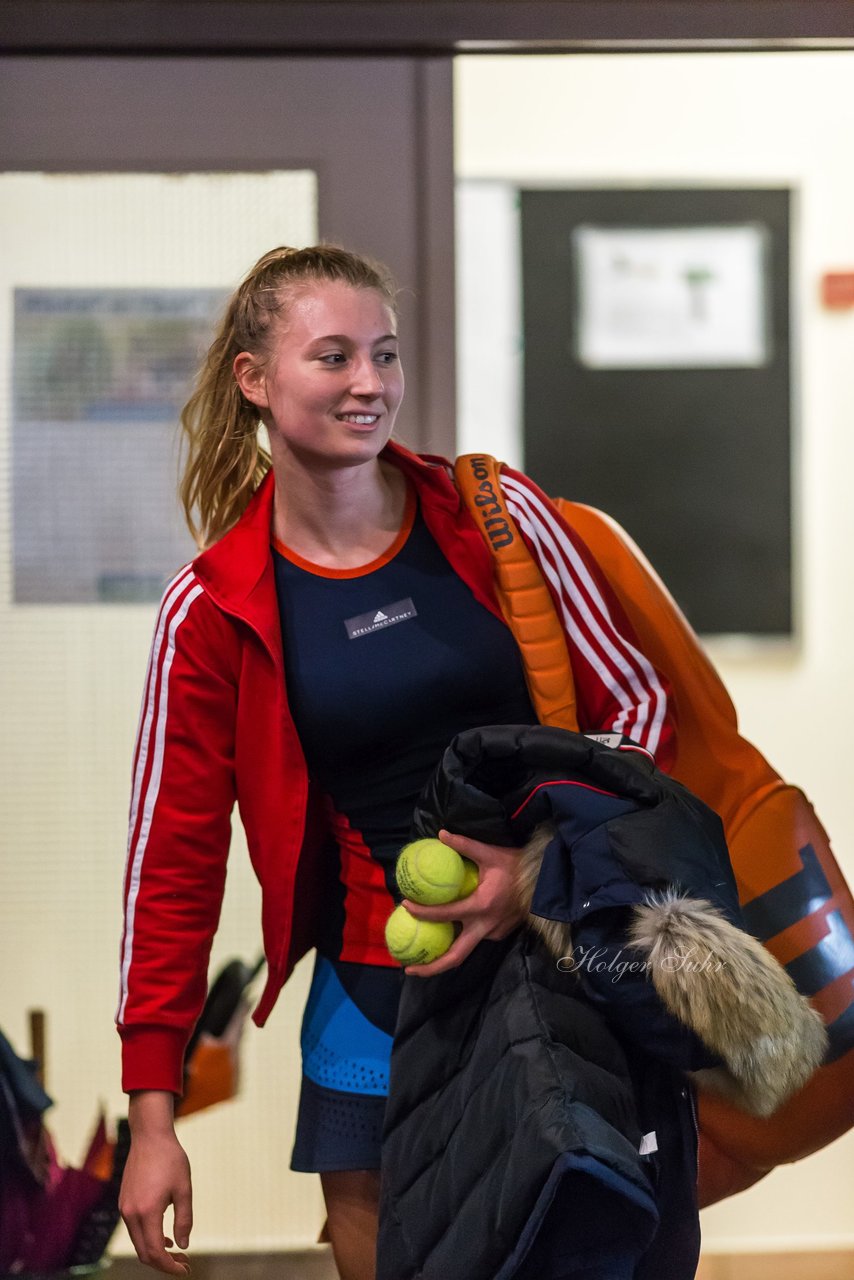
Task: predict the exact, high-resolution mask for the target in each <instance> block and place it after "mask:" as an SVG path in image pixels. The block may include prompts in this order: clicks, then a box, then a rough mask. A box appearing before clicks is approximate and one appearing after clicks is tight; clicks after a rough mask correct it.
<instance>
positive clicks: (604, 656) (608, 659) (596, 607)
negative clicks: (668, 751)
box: [501, 475, 667, 752]
mask: <svg viewBox="0 0 854 1280" xmlns="http://www.w3.org/2000/svg"><path fill="white" fill-rule="evenodd" d="M501 483H502V487H503V488H504V490H505V492H506V494H507V498H508V507H509V509H510V511H511V513H512V514H513V516H514V517H515V518H516V519H517V520H518V521H519V524H520V527H521V528H522V529H523V531H524V532H525V533H526V534H527V536H528V537H529V538H530V540H531V541H532V543H533V544H534V546H535V547H536V548H537V551H538V553H539V555H540V558H541V561H542V567H543V570H544V572H546V574H547V576H548V577H549V580H550V581H551V582H552V584H553V585H554V586H555V588H556V590H557V593H558V596H559V598H560V600H561V606H562V611H563V617H564V622H565V624H566V627H567V631H568V633H569V635H570V636H571V638H572V640H573V641H574V643H575V644H577V645H578V647H579V649H580V650H581V652H582V653H583V654H584V656H585V657H586V658H587V660H588V662H590V663H591V666H592V667H593V669H594V670H595V671H596V672H597V674H598V675H599V678H600V679H601V680H602V682H603V684H604V685H605V687H606V688H607V689H608V690H609V692H610V693H611V695H612V696H613V697H614V699H615V700H616V701H617V703H618V704H619V705H620V707H621V708H622V710H621V713H620V715H619V717H618V718H617V720H616V721H615V723H614V726H613V727H614V728H615V729H619V730H620V731H621V732H624V733H626V734H627V735H628V736H629V737H632V738H634V739H635V740H636V741H638V742H640V743H641V744H642V745H643V746H645V747H647V748H648V750H649V751H652V752H654V751H655V749H656V747H657V746H658V744H659V741H660V739H661V731H662V727H663V724H664V717H665V713H666V706H667V699H666V695H665V692H664V689H663V688H662V686H661V683H660V681H659V679H658V676H657V674H656V672H655V669H654V667H653V666H652V664H651V663H650V662H649V660H648V659H647V658H646V657H645V655H644V654H642V653H641V652H640V651H639V650H638V649H636V648H635V647H634V645H632V644H630V643H629V641H628V640H627V639H626V638H625V637H624V636H621V635H620V633H619V632H618V631H617V629H616V627H615V626H614V622H613V619H612V618H611V615H610V612H609V609H608V606H607V603H606V601H605V600H604V598H603V597H602V594H601V592H600V590H599V587H598V585H597V583H596V581H595V580H594V578H593V577H592V575H591V574H590V571H589V570H588V568H587V565H586V564H585V563H584V560H583V558H582V557H581V556H580V555H579V553H578V550H577V548H576V547H575V546H574V544H573V543H572V541H571V539H569V538H568V537H567V536H566V533H565V532H564V530H563V529H562V528H561V526H560V524H559V523H558V521H557V520H556V519H555V517H554V515H553V513H552V512H551V511H549V509H548V508H547V507H546V506H545V504H544V503H543V502H542V501H541V499H540V497H539V496H538V495H537V494H535V493H533V492H531V490H529V489H527V488H526V487H525V486H524V485H522V484H521V483H520V482H519V481H518V480H516V479H515V478H514V477H512V476H507V475H502V477H501ZM582 588H583V590H582ZM585 593H586V594H585ZM588 601H589V603H588ZM576 615H577V616H576ZM579 619H580V620H581V621H582V622H583V623H584V626H585V628H586V631H583V630H582V628H581V627H580V625H579ZM628 690H631V692H630V693H629V692H628ZM650 711H651V712H652V717H651V720H650Z"/></svg>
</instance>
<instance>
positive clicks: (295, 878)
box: [117, 444, 672, 1093]
mask: <svg viewBox="0 0 854 1280" xmlns="http://www.w3.org/2000/svg"><path fill="white" fill-rule="evenodd" d="M384 456H385V457H386V458H387V459H388V460H389V461H393V462H394V463H395V465H397V466H399V467H400V468H401V470H402V471H404V473H405V474H406V475H407V477H408V478H409V479H410V480H411V482H412V483H414V485H415V487H416V489H417V491H418V498H419V501H420V504H421V509H422V512H423V514H424V519H425V521H426V523H427V526H428V528H429V529H430V531H431V533H432V535H433V537H434V538H435V539H436V542H437V543H438V545H439V547H440V548H441V550H442V552H443V554H444V555H445V556H446V557H447V559H448V560H449V562H450V563H451V564H452V565H453V567H454V569H455V570H456V572H457V573H458V574H459V575H460V577H461V578H462V579H463V580H464V581H465V582H466V583H467V585H468V586H469V587H470V589H471V591H472V593H473V595H474V596H475V598H476V599H477V600H478V601H479V602H480V603H481V604H483V605H485V606H486V608H488V609H491V610H492V612H493V613H495V614H496V615H497V616H498V617H501V613H500V610H499V607H498V604H497V602H496V599H495V595H494V592H493V587H492V579H493V562H492V557H491V554H490V552H489V551H488V549H487V548H486V547H485V545H484V543H483V541H482V538H481V535H480V533H479V531H478V529H477V528H476V526H475V524H474V522H473V521H472V519H471V517H470V515H469V514H468V512H467V511H466V510H465V508H464V506H463V504H462V503H461V501H460V498H459V495H458V493H457V490H456V488H455V485H454V482H453V478H452V472H451V470H450V469H449V467H448V465H447V463H446V462H445V461H444V460H443V459H439V458H427V457H423V458H422V457H418V456H417V455H415V454H412V453H410V452H409V451H408V450H406V449H403V448H402V447H401V446H399V445H395V444H390V445H388V446H387V448H386V450H385V451H384ZM505 480H506V488H505V495H506V497H507V499H508V502H512V510H513V514H514V516H515V518H516V520H517V522H518V524H519V528H520V530H521V532H522V535H523V537H524V538H525V541H526V543H527V544H528V546H529V549H530V550H531V552H532V554H533V555H534V557H535V559H536V560H537V562H538V563H539V565H540V568H541V570H542V572H543V575H544V578H545V580H546V582H547V583H548V586H549V590H550V591H551V593H552V596H553V598H554V601H555V606H556V608H557V612H558V617H560V618H561V619H562V623H563V627H564V631H565V636H566V641H567V646H568V649H569V653H570V658H571V661H572V666H573V670H574V672H575V679H576V685H577V689H576V692H577V697H578V710H579V721H580V723H581V725H582V726H583V728H584V729H585V730H588V731H609V730H615V731H619V732H622V733H625V734H627V735H628V736H630V737H632V738H634V739H635V741H637V742H639V743H640V744H641V745H642V746H645V747H646V748H647V749H649V750H650V751H652V752H654V753H655V754H656V756H657V759H658V762H659V764H660V765H662V764H663V765H664V767H666V765H667V760H668V758H669V756H670V754H671V748H672V725H671V723H670V720H669V717H668V712H667V700H666V693H665V689H664V687H663V681H662V680H661V678H660V677H659V676H658V675H657V673H656V672H655V670H654V669H653V667H652V666H651V664H650V663H649V662H648V661H647V660H646V658H645V657H644V656H643V655H642V654H641V653H640V652H639V650H638V649H637V647H636V646H635V644H634V643H633V640H632V639H631V638H630V637H631V636H632V633H631V630H630V628H629V626H628V623H627V622H626V619H625V616H624V614H623V612H622V610H621V608H620V606H619V605H618V603H617V602H616V599H615V597H614V596H613V594H612V592H611V590H610V588H609V587H608V586H607V585H606V583H605V581H604V579H603V577H602V575H601V573H600V572H599V570H598V569H597V567H596V564H595V562H594V560H593V558H592V557H591V556H590V554H589V552H588V551H587V550H586V548H585V547H584V544H583V543H582V542H581V540H580V539H579V538H578V537H577V535H575V534H573V533H572V532H571V531H570V529H569V527H568V526H567V525H566V523H565V522H564V521H563V519H562V518H561V516H559V515H558V513H557V512H556V510H555V508H554V507H553V506H552V504H551V503H550V502H549V500H548V499H547V498H546V497H545V495H544V494H543V493H542V492H541V491H540V490H539V489H538V488H537V487H536V485H534V484H533V483H532V482H531V481H530V480H528V479H526V478H525V477H524V476H521V475H519V474H518V473H515V472H511V471H509V470H505V472H504V474H503V476H502V482H504V481H505ZM273 493H274V489H273V481H272V476H271V475H268V476H267V478H266V479H265V480H264V481H263V482H262V484H261V485H260V487H259V489H258V491H257V493H256V494H255V496H254V497H253V499H252V501H251V503H250V504H249V507H248V508H247V510H246V512H245V513H244V515H243V516H242V518H241V519H240V521H239V522H238V524H237V525H236V526H235V527H234V528H233V529H232V530H230V531H229V533H227V534H226V535H225V536H224V537H223V538H222V539H221V540H220V541H219V542H217V543H215V544H214V545H213V546H212V547H210V548H209V549H208V550H207V551H204V552H202V553H201V555H199V556H198V557H197V558H196V559H195V560H194V561H193V562H192V564H190V565H188V566H187V567H186V568H185V569H183V570H182V571H181V572H180V573H179V574H178V575H177V576H176V577H175V578H174V579H173V581H172V582H171V583H170V585H169V587H168V588H167V590H166V593H165V595H164V598H163V602H162V604H161V607H160V612H159V614H158V618H157V625H156V628H155V634H154V641H153V644H152V649H151V657H150V660H149V666H148V674H147V678H146V685H145V692H144V696H143V704H142V711H141V714H140V721H139V728H138V732H137V740H136V749H135V752H134V760H133V791H132V798H131V810H130V833H129V838H128V858H127V867H126V871H125V881H124V899H125V925H124V933H123V936H122V947H121V993H120V1003H119V1010H118V1017H117V1022H118V1027H119V1033H120V1035H121V1037H122V1042H123V1060H124V1072H123V1085H124V1088H125V1089H126V1090H128V1091H130V1090H133V1089H166V1090H171V1091H172V1092H174V1093H180V1092H181V1087H182V1067H183V1056H184V1048H185V1046H186V1042H187V1039H188V1038H189V1035H190V1032H191V1030H192V1028H193V1026H194V1024H195V1021H196V1019H197V1018H198V1016H199V1013H200V1012H201V1008H202V1005H203V1003H204V1000H205V995H206V990H207V969H208V959H209V955H210V948H211V943H212V940H213V935H214V933H215V931H216V926H217V922H218V919H219V912H220V906H221V902H222V894H223V889H224V886H225V865H226V858H227V855H228V847H229V842H230V834H231V811H232V809H233V806H234V802H235V800H237V802H238V804H239V808H240V815H241V818H242V821H243V825H244V828H245V831H246V838H247V843H248V846H249V852H250V855H251V858H252V863H253V867H254V869H255V873H256V875H257V877H258V880H259V882H260V884H261V888H262V928H263V937H264V950H265V954H266V957H267V965H268V977H267V984H266V987H265V989H264V992H263V994H262V996H261V999H260V1001H259V1004H258V1007H257V1008H256V1010H255V1012H254V1014H253V1018H254V1020H255V1022H256V1023H258V1025H259V1026H260V1025H263V1023H264V1022H265V1021H266V1019H267V1017H268V1015H269V1013H270V1010H271V1009H272V1007H273V1005H274V1004H275V1001H276V998H277V996H278V993H279V991H280V990H281V987H282V986H283V984H284V982H285V980H286V979H287V977H288V975H289V974H290V972H291V970H292V969H293V966H294V965H295V964H296V962H297V961H298V960H299V959H300V957H301V956H302V955H304V954H305V952H306V951H307V950H309V949H310V948H311V947H312V946H313V945H314V938H315V936H316V929H315V922H316V921H317V919H318V914H317V913H318V910H319V909H320V907H321V904H322V896H321V891H322V883H321V873H322V860H321V859H320V858H318V857H316V856H314V854H315V853H316V851H317V849H318V847H319V841H320V836H321V827H320V818H319V806H318V805H317V804H315V803H314V802H313V800H314V797H313V793H312V785H311V782H310V780H309V777H308V773H307V770H306V764H305V759H304V756H303V753H302V748H301V746H300V742H299V739H298V737H297V733H296V729H295V727H294V723H293V720H292V718H291V714H290V711H289V708H288V700H287V691H286V685H285V674H284V660H283V654H282V640H281V634H280V628H279V612H278V602H277V598H276V588H275V580H274V574H273V561H272V556H271V552H270V529H271V521H272V513H273ZM377 959H378V960H379V961H380V962H382V960H383V959H384V957H377Z"/></svg>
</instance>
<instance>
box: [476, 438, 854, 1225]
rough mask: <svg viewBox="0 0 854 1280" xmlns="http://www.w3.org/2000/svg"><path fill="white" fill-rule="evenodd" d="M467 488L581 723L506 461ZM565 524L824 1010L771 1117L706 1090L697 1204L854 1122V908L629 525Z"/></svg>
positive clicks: (589, 511) (773, 924) (556, 710)
mask: <svg viewBox="0 0 854 1280" xmlns="http://www.w3.org/2000/svg"><path fill="white" fill-rule="evenodd" d="M455 475H456V479H457V485H458V487H459V489H460V492H461V494H462V496H463V498H464V500H465V501H466V504H467V505H468V507H469V509H470V510H471V511H472V514H473V515H474V516H475V520H476V522H477V523H478V527H479V528H481V531H482V532H483V534H484V537H485V540H486V542H487V545H489V546H490V547H491V549H492V551H493V555H494V559H495V569H496V589H497V593H498V597H499V601H500V603H501V607H502V609H503V611H504V614H505V617H506V619H507V621H508V624H509V625H510V626H511V628H512V629H513V632H514V634H515V636H516V639H517V642H518V643H519V647H520V650H521V653H522V658H523V662H524V665H525V669H526V674H527V678H528V686H529V690H530V692H531V698H532V701H533V702H534V706H535V708H536V710H537V713H538V715H539V716H540V719H541V720H542V722H543V723H545V724H556V725H560V726H561V727H563V728H569V729H574V728H577V727H578V725H577V722H576V720H575V701H574V693H573V680H572V672H571V669H570V666H569V657H568V654H567V651H566V646H565V644H564V643H563V640H562V630H561V627H560V623H559V621H558V618H557V614H556V613H555V609H554V606H553V604H552V602H551V596H550V593H549V591H548V588H547V587H546V585H545V583H544V581H543V579H542V576H541V574H540V572H539V569H538V567H537V565H536V564H535V562H534V561H533V559H532V557H531V556H530V554H529V552H528V550H527V547H526V546H525V544H524V542H523V540H522V538H521V536H520V535H519V532H518V530H517V529H516V528H515V525H514V523H513V520H512V517H511V516H510V514H509V512H507V509H506V506H505V505H504V502H503V498H502V497H501V490H500V482H499V476H500V464H499V463H497V462H496V461H495V460H494V459H492V458H490V457H488V455H484V454H476V455H471V454H470V455H465V456H464V457H462V458H460V459H459V460H458V462H457V464H456V467H455ZM484 478H487V483H488V484H489V488H490V492H491V493H494V494H495V495H496V500H497V501H498V502H499V503H500V505H501V508H502V511H501V516H502V518H503V519H504V520H506V522H507V528H508V530H509V531H510V534H511V536H510V537H509V539H503V538H502V539H501V540H500V541H501V543H502V544H503V545H501V546H498V545H497V544H496V541H495V540H492V541H491V540H490V538H489V537H488V535H487V531H486V529H485V528H484V523H483V521H482V520H481V518H480V517H481V515H482V511H483V506H482V504H481V505H478V504H476V502H475V498H476V497H477V495H478V493H479V492H480V493H481V494H482V490H481V489H480V486H481V485H482V484H483V482H484ZM555 506H556V508H557V510H558V511H559V512H560V514H561V516H562V517H563V519H564V520H565V521H566V522H567V524H568V525H569V526H570V527H571V528H572V529H573V531H574V532H575V533H576V534H577V535H578V536H579V537H580V538H581V539H582V541H583V542H584V543H585V545H586V546H587V547H588V548H589V550H590V552H591V553H592V555H593V557H594V558H595V560H596V562H597V564H598V565H599V567H600V569H601V570H602V572H603V573H604V575H605V577H606V578H607V579H608V581H609V583H610V585H611V588H612V590H613V591H614V594H615V595H616V597H617V599H618V600H619V602H620V604H621V606H622V608H623V610H624V612H625V614H626V617H627V618H628V621H629V623H630V625H631V626H632V628H633V629H634V632H635V635H636V636H637V639H638V642H639V644H640V647H641V649H642V650H643V652H644V653H645V654H646V656H647V657H648V658H649V659H650V661H651V662H653V663H654V664H655V666H656V667H657V668H658V670H659V671H660V672H661V674H662V675H663V676H664V677H665V678H666V679H667V681H668V682H669V684H670V690H671V696H672V699H673V702H674V706H675V712H676V722H677V734H676V759H675V762H674V764H673V766H672V768H671V770H670V772H671V773H672V775H673V777H675V778H677V779H678V780H679V781H680V782H682V783H684V785H685V786H687V787H688V788H689V789H690V790H691V791H693V792H694V794H695V795H697V796H699V797H700V799H701V800H703V801H704V802H705V803H706V804H708V805H709V807H710V808H712V809H714V810H715V811H716V812H717V813H718V814H720V817H721V819H722V821H723V824H724V830H725V832H726V838H727V843H728V845H729V851H730V857H731V859H732V865H733V869H734V872H735V877H736V881H737V883H738V890H739V896H740V900H741V904H742V911H743V915H744V921H745V925H746V927H747V928H748V930H749V931H750V932H751V933H752V934H754V936H755V937H757V938H759V939H760V940H761V941H762V942H763V943H764V944H765V946H767V947H768V950H769V951H770V952H771V953H772V955H774V956H775V958H776V959H777V960H778V961H779V962H780V963H781V964H782V965H784V966H785V968H786V969H787V971H788V973H789V974H790V976H791V978H792V979H793V981H794V983H795V985H796V986H797V988H798V990H799V991H801V992H802V993H803V994H804V995H807V996H808V997H809V998H810V1000H811V1002H812V1004H813V1005H814V1007H815V1008H816V1009H818V1011H819V1012H820V1013H821V1015H822V1017H823V1018H824V1021H825V1024H826V1026H827V1030H828V1037H829V1041H830V1047H829V1050H828V1055H827V1059H826V1061H825V1063H824V1064H823V1065H822V1066H821V1067H820V1068H819V1070H818V1071H817V1072H816V1074H815V1075H814V1076H813V1077H812V1079H811V1080H810V1081H809V1082H808V1083H807V1084H806V1085H805V1086H804V1087H803V1088H802V1089H801V1090H800V1091H799V1092H798V1093H797V1094H795V1095H794V1096H793V1097H792V1098H790V1099H789V1101H788V1102H786V1103H784V1105H783V1106H782V1107H781V1108H780V1109H779V1110H778V1111H777V1112H775V1114H774V1115H772V1116H770V1117H767V1118H765V1119H760V1118H757V1117H755V1116H751V1115H748V1114H747V1113H746V1112H744V1111H742V1110H740V1109H739V1108H738V1107H737V1106H735V1105H734V1104H733V1103H731V1102H727V1101H725V1100H724V1099H723V1098H720V1097H717V1096H713V1095H712V1094H710V1093H706V1092H703V1091H701V1093H700V1096H699V1120H700V1167H699V1199H700V1204H701V1206H702V1205H709V1204H713V1203H714V1202H715V1201H717V1200H721V1199H723V1198H724V1197H726V1196H729V1195H733V1194H735V1193H736V1192H737V1191H742V1190H744V1189H745V1188H746V1187H749V1186H751V1185H752V1184H753V1183H755V1182H758V1181H759V1179H760V1178H762V1177H764V1175H765V1174H766V1173H768V1172H769V1171H770V1170H771V1169H772V1168H774V1166H775V1165H778V1164H785V1163H789V1162H792V1161H795V1160H800V1159H802V1158H803V1157H804V1156H807V1155H810V1154H811V1153H812V1152H814V1151H817V1150H819V1149H820V1148H821V1147H823V1146H826V1145H827V1144H828V1143H829V1142H832V1141H833V1140H834V1138H837V1137H839V1136H840V1135H841V1134H843V1133H845V1132H846V1131H847V1130H848V1129H849V1128H851V1126H852V1125H854V899H852V896H851V892H850V890H849V889H848V887H847V885H846V883H845V881H844V879H843V876H842V873H841V871H840V869H839V866H838V865H837V862H836V859H835V858H834V856H833V853H832V851H831V848H830V841H829V839H828V836H827V833H826V832H825V830H824V828H823V827H822V825H821V823H820V822H819V820H818V818H817V817H816V814H815V812H814V810H813V808H812V806H811V804H810V803H809V801H808V800H807V798H806V796H804V794H803V793H802V792H801V791H799V790H798V789H797V787H793V786H790V785H789V784H788V783H786V782H784V781H783V779H782V778H781V777H780V775H779V774H778V773H776V771H775V770H774V769H773V768H772V767H771V765H770V764H769V763H768V761H767V760H766V759H765V758H764V756H763V755H762V754H761V753H760V752H759V751H758V750H757V749H756V747H754V746H753V745H752V744H751V743H749V742H748V741H747V740H746V739H745V738H743V737H742V736H741V734H740V733H739V732H738V720H737V717H736V712H735V708H734V707H733V704H732V701H731V700H730V697H729V694H728V693H727V691H726V689H725V687H724V684H723V682H722V680H721V679H720V677H719V675H718V674H717V672H716V671H715V669H714V667H713V666H712V664H711V662H710V661H709V659H708V657H707V656H706V654H705V652H704V651H703V649H702V647H701V645H700V643H699V641H698V639H697V637H696V635H695V634H694V632H693V631H692V629H691V627H690V626H689V624H688V622H687V620H686V619H685V617H684V615H683V614H682V613H681V611H680V609H679V607H678V605H677V604H676V602H675V601H674V599H673V597H672V596H671V595H670V593H669V592H668V590H667V588H666V587H665V585H664V583H663V582H662V581H661V579H660V578H659V577H658V575H657V574H656V573H655V570H654V569H653V568H652V566H651V565H650V564H649V562H648V561H647V560H646V559H645V557H644V556H643V554H642V552H641V551H640V550H639V549H638V547H637V546H635V544H634V543H633V542H632V541H631V539H630V538H629V537H628V535H627V534H626V533H625V532H624V531H623V530H622V529H621V528H620V526H619V525H618V524H617V523H616V522H615V521H613V520H612V519H610V517H608V516H606V515H604V514H603V513H602V512H601V511H596V510H595V509H594V508H592V507H587V506H584V505H582V504H579V503H574V502H567V501H565V500H564V499H557V500H556V501H555Z"/></svg>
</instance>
